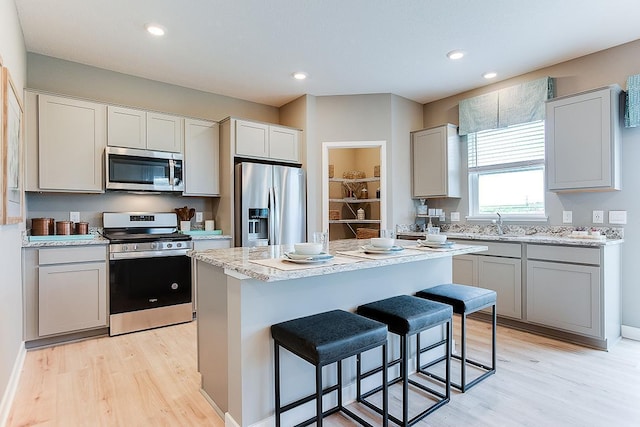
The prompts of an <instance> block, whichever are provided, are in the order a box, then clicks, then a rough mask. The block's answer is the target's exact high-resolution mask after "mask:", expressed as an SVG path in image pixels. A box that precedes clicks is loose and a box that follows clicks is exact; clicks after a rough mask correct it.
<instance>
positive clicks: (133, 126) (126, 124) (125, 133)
mask: <svg viewBox="0 0 640 427" xmlns="http://www.w3.org/2000/svg"><path fill="white" fill-rule="evenodd" d="M107 111H108V114H109V121H108V132H107V134H108V139H107V144H108V145H109V146H113V147H128V148H138V149H145V148H146V146H147V122H146V112H144V111H143V110H136V109H133V108H124V107H115V106H112V105H110V106H109V107H108V108H107Z"/></svg>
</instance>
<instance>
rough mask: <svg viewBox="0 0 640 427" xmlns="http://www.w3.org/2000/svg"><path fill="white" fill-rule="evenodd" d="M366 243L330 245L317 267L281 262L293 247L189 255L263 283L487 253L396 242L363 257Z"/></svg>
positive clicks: (469, 248)
mask: <svg viewBox="0 0 640 427" xmlns="http://www.w3.org/2000/svg"><path fill="white" fill-rule="evenodd" d="M368 242H369V240H368V239H360V240H358V239H347V240H336V241H332V242H330V246H329V253H330V254H332V255H334V259H333V260H330V261H328V262H325V263H318V264H291V263H289V262H287V261H284V260H283V257H284V254H285V253H286V252H291V251H293V250H294V248H293V245H274V246H260V247H252V248H246V247H242V248H230V249H209V250H204V251H190V252H189V256H191V257H192V258H195V259H196V260H198V261H202V262H205V263H208V264H211V265H214V266H216V267H221V268H223V269H225V270H230V271H234V272H236V273H239V274H242V275H245V276H247V277H251V278H254V279H258V280H261V281H264V282H274V281H279V280H289V279H296V278H304V277H311V276H319V275H325V274H332V273H339V272H345V271H354V270H361V269H366V268H373V267H381V266H386V265H394V264H402V263H407V262H415V261H422V260H428V259H434V258H443V257H450V256H454V255H462V254H468V253H474V252H482V251H486V250H487V249H488V248H487V246H483V245H482V244H477V245H476V244H474V245H466V244H455V245H454V246H453V247H451V248H449V249H446V250H443V249H435V250H434V249H428V248H417V247H416V242H415V241H410V240H397V241H396V245H398V246H402V247H404V248H405V249H404V250H403V251H402V252H399V253H394V254H393V255H378V254H375V255H366V254H364V251H363V250H362V249H361V248H362V246H363V245H365V244H368Z"/></svg>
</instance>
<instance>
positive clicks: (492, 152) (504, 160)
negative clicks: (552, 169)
mask: <svg viewBox="0 0 640 427" xmlns="http://www.w3.org/2000/svg"><path fill="white" fill-rule="evenodd" d="M467 148H468V153H469V163H468V166H469V202H470V206H469V213H470V216H471V217H483V216H487V215H491V216H494V215H495V213H496V212H500V214H503V215H506V216H508V217H512V218H513V217H516V218H517V217H520V218H523V217H525V216H526V217H527V219H530V217H543V216H544V213H545V211H544V194H545V191H544V120H540V121H535V122H530V123H524V124H519V125H514V126H509V127H507V128H502V129H493V130H487V131H480V132H475V133H470V134H468V135H467Z"/></svg>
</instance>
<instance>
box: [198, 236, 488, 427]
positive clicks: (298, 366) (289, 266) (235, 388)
mask: <svg viewBox="0 0 640 427" xmlns="http://www.w3.org/2000/svg"><path fill="white" fill-rule="evenodd" d="M365 243H368V240H355V239H353V240H340V241H333V242H331V245H330V251H329V252H330V253H331V254H332V255H334V256H335V257H334V259H332V260H331V261H329V262H326V263H320V264H294V263H289V262H287V261H285V260H283V255H284V254H285V253H286V252H289V251H292V250H293V247H292V245H283V246H266V247H257V248H231V249H213V250H207V251H193V252H191V254H190V255H191V256H192V257H193V258H194V259H195V260H196V265H197V277H198V284H197V289H198V291H197V292H198V301H199V305H198V369H199V371H200V373H201V375H202V392H203V394H204V395H205V397H207V399H208V400H209V401H210V403H211V404H212V405H213V407H214V408H215V409H216V411H217V412H218V413H219V414H220V415H221V416H222V417H224V419H225V424H226V425H228V426H253V425H264V426H267V425H273V424H274V419H273V416H274V386H273V341H272V339H271V335H270V326H271V325H272V324H274V323H279V322H283V321H286V320H290V319H294V318H297V317H302V316H307V315H311V314H315V313H320V312H324V311H328V310H332V309H344V310H349V311H353V310H354V309H355V308H356V307H357V306H358V305H360V304H363V303H367V302H371V301H376V300H379V299H382V298H387V297H391V296H394V295H401V294H413V293H415V292H416V291H419V290H421V289H424V288H427V287H431V286H435V285H438V284H441V283H449V282H451V278H452V256H453V255H462V254H468V253H474V252H481V251H483V250H486V249H487V248H486V246H482V245H466V244H465V245H460V244H456V245H454V246H453V247H452V248H450V249H448V250H441V249H438V250H428V249H424V248H421V249H418V248H416V246H415V242H410V241H398V244H399V245H402V246H404V247H405V249H404V250H403V251H401V252H398V253H396V254H393V255H378V254H371V255H369V254H365V253H364V252H363V251H362V249H361V246H362V245H363V244H365ZM281 363H282V366H283V372H285V375H283V378H282V387H283V388H282V390H283V394H282V398H283V401H284V402H289V401H291V400H293V399H295V398H297V397H301V396H303V395H305V394H308V393H311V392H312V391H313V387H314V381H313V372H314V369H313V367H312V366H311V365H309V364H308V363H306V362H304V361H302V360H301V359H298V358H296V357H295V356H292V355H291V354H289V353H288V352H286V351H285V352H283V353H282V357H281ZM325 369H328V372H329V375H328V377H329V378H331V377H332V369H333V371H335V368H334V367H328V368H325ZM344 375H345V376H346V377H347V378H350V379H351V378H354V377H355V367H354V366H349V367H348V368H347V366H346V365H345V370H344ZM334 376H335V375H334ZM345 384H346V386H345V390H344V392H345V401H348V400H350V399H353V398H354V397H355V390H354V384H353V381H352V380H347V381H345ZM298 409H299V410H300V411H299V412H297V413H295V411H292V413H294V414H293V416H295V417H296V418H297V417H298V416H300V419H306V417H308V416H310V415H313V413H314V412H313V411H314V410H313V406H312V405H306V406H303V407H301V408H298ZM301 411H307V412H304V413H301Z"/></svg>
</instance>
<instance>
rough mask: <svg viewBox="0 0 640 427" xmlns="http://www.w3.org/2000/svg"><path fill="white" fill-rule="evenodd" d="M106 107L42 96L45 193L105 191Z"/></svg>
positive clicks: (40, 163) (40, 157)
mask: <svg viewBox="0 0 640 427" xmlns="http://www.w3.org/2000/svg"><path fill="white" fill-rule="evenodd" d="M105 125H106V107H105V106H104V105H102V104H97V103H93V102H86V101H79V100H75V99H67V98H61V97H56V96H49V95H39V96H38V133H39V136H38V171H39V177H38V184H39V187H40V189H41V190H52V191H70V192H74V191H78V192H89V193H100V192H102V191H103V185H104V184H103V183H104V178H103V165H102V156H103V152H104V148H105V146H106V128H105Z"/></svg>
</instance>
